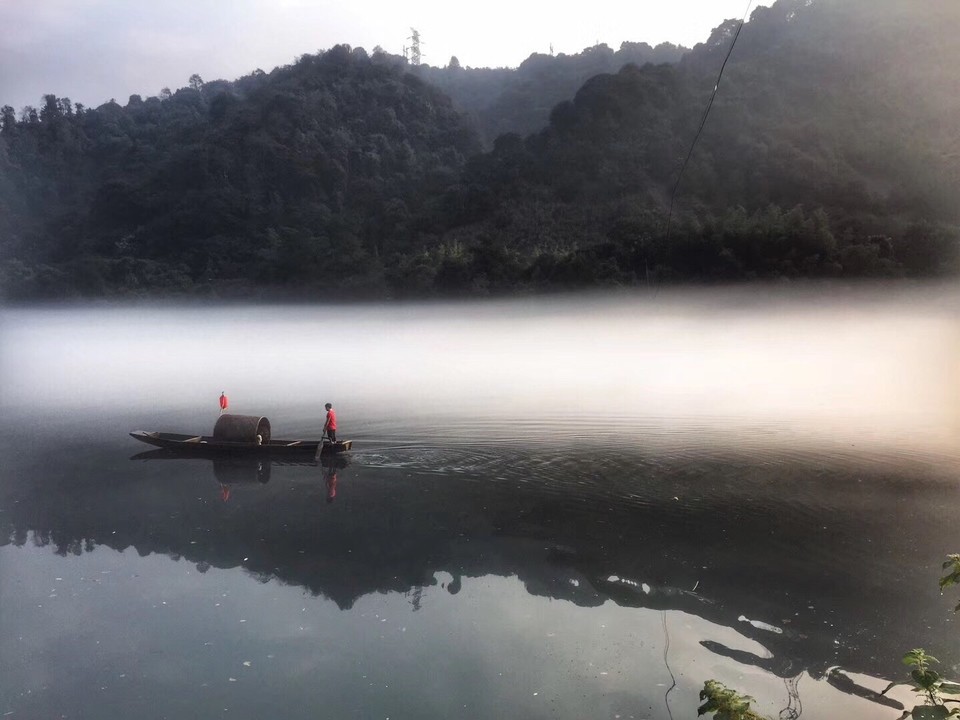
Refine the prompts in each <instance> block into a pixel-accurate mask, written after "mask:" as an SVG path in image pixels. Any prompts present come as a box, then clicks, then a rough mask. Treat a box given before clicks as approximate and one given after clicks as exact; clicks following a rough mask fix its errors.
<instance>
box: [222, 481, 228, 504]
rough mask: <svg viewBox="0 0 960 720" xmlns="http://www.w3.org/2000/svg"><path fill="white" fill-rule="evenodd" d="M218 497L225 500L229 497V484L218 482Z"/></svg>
mask: <svg viewBox="0 0 960 720" xmlns="http://www.w3.org/2000/svg"><path fill="white" fill-rule="evenodd" d="M220 499H221V500H223V501H224V502H226V501H227V500H229V499H230V486H229V485H224V484H223V483H220Z"/></svg>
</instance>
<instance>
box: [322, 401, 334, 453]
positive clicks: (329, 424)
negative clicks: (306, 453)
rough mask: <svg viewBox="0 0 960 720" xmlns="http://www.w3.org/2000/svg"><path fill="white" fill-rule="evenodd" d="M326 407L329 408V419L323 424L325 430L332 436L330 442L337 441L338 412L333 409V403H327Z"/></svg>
mask: <svg viewBox="0 0 960 720" xmlns="http://www.w3.org/2000/svg"><path fill="white" fill-rule="evenodd" d="M324 407H325V408H326V409H327V421H326V422H325V423H324V424H323V432H325V433H326V434H327V437H328V438H330V442H332V443H335V442H336V441H337V414H336V413H335V412H334V411H333V405H331V404H330V403H327V404H326V405H324ZM321 437H323V435H321Z"/></svg>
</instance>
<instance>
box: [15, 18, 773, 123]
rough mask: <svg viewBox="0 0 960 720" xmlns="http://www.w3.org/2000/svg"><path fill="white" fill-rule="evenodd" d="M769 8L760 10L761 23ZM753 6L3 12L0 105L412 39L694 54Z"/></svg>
mask: <svg viewBox="0 0 960 720" xmlns="http://www.w3.org/2000/svg"><path fill="white" fill-rule="evenodd" d="M771 2H772V0H754V1H753V2H752V3H749V7H750V8H751V11H752V9H753V8H754V7H756V6H757V5H758V4H759V5H770V4H771ZM747 8H748V0H658V1H657V2H653V1H652V0H634V1H633V2H629V3H626V2H623V0H593V2H589V3H586V2H582V1H581V2H579V3H570V2H565V1H564V0H554V1H553V2H542V1H541V0H532V1H530V2H517V0H484V2H482V3H475V4H474V5H473V6H470V5H467V4H466V3H461V2H457V0H444V1H443V2H441V1H440V0H409V1H408V2H396V0H354V2H345V1H344V0H0V105H12V106H13V107H14V108H15V109H16V110H18V111H19V110H20V108H22V107H23V106H24V105H35V106H38V105H40V104H41V102H42V101H41V96H42V95H44V94H46V93H53V94H55V95H57V96H58V97H69V98H70V99H72V100H73V101H74V102H82V103H83V104H85V105H87V106H89V107H96V106H97V105H100V104H101V103H104V102H107V101H109V100H110V99H111V98H115V99H116V101H117V102H119V103H121V104H126V102H127V99H128V98H129V96H130V95H132V94H139V95H141V96H143V97H148V96H151V95H156V94H158V93H159V92H160V90H161V89H162V88H163V87H169V88H171V89H173V90H176V89H177V88H179V87H183V86H185V85H186V84H187V80H188V78H189V77H190V76H191V75H192V74H194V73H198V74H199V75H200V76H201V77H202V78H203V79H204V80H205V81H210V80H216V79H225V80H234V79H236V78H238V77H240V76H242V75H246V74H248V73H249V72H251V71H253V70H255V69H257V68H260V69H262V70H265V71H267V72H269V71H270V70H272V69H273V68H274V67H276V66H278V65H287V64H290V63H292V62H293V61H294V59H295V58H296V57H297V56H299V55H302V54H304V53H315V52H317V51H319V50H326V49H328V48H330V47H332V46H334V45H337V44H340V43H346V44H349V45H352V46H353V47H363V48H365V49H366V50H367V51H372V50H373V48H374V47H376V46H377V45H379V46H381V47H382V48H383V49H384V50H386V51H387V52H391V53H396V54H400V53H402V51H403V48H404V46H405V45H409V44H410V41H409V37H410V31H411V28H416V29H417V31H419V33H420V36H421V42H422V48H421V52H422V54H423V62H426V63H428V64H430V65H436V66H444V65H446V64H447V62H448V61H449V60H450V57H451V56H454V55H455V56H456V57H457V59H458V60H459V61H460V64H461V65H463V66H468V67H516V66H517V65H519V64H520V63H521V62H522V61H523V60H524V59H525V58H527V57H528V56H529V55H530V54H531V53H534V52H540V53H548V52H550V48H551V45H552V47H553V50H554V52H556V53H577V52H580V51H581V50H583V49H584V48H586V47H590V46H592V45H595V44H597V43H598V42H600V43H606V44H607V45H609V46H610V47H612V48H613V49H617V48H619V47H620V43H621V42H624V41H631V42H647V43H650V44H651V45H656V44H658V43H661V42H672V43H675V44H678V45H684V46H687V47H692V46H693V45H695V44H696V43H698V42H702V41H703V40H705V39H706V38H707V37H708V36H709V34H710V31H711V30H712V29H713V28H714V27H716V26H717V25H719V24H720V23H721V22H722V21H723V20H724V19H726V18H732V17H737V18H739V17H741V16H743V14H744V12H745V11H746V10H747Z"/></svg>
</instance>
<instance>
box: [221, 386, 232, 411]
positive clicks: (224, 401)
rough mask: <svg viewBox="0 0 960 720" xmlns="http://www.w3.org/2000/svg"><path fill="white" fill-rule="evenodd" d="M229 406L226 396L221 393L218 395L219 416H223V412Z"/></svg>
mask: <svg viewBox="0 0 960 720" xmlns="http://www.w3.org/2000/svg"><path fill="white" fill-rule="evenodd" d="M229 405H230V401H229V400H228V399H227V396H226V395H225V394H224V393H223V392H222V391H221V393H220V414H221V415H223V412H224V410H226V409H227V407H228V406H229Z"/></svg>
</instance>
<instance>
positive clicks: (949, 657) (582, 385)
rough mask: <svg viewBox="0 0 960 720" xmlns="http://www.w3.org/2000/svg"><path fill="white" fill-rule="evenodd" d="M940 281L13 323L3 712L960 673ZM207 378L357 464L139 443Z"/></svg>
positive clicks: (687, 701) (40, 317)
mask: <svg viewBox="0 0 960 720" xmlns="http://www.w3.org/2000/svg"><path fill="white" fill-rule="evenodd" d="M958 300H960V294H958V293H957V292H956V291H955V290H954V289H952V288H946V287H915V288H906V289H904V288H903V286H897V287H896V288H894V287H878V286H870V287H860V288H849V287H848V288H825V287H819V286H818V287H813V288H811V287H807V288H801V289H799V290H798V289H792V288H787V289H785V288H783V287H769V288H766V289H763V290H762V291H760V292H758V291H757V289H756V288H753V289H750V290H747V289H723V290H697V291H682V292H681V291H671V290H666V289H663V290H659V291H656V292H646V293H631V294H607V295H587V296H568V297H552V298H530V299H519V300H510V301H506V300H504V301H489V302H477V303H473V302H471V303H435V304H429V303H426V304H401V305H340V306H307V305H303V306H283V305H277V306H256V305H220V306H199V305H183V306H176V305H163V306H161V305H143V306H137V307H105V306H86V307H43V308H19V309H6V310H3V311H0V410H2V421H0V430H2V433H0V452H2V457H3V461H4V462H3V463H2V465H0V612H2V613H3V617H2V618H0V619H2V622H0V677H2V678H4V680H3V683H2V685H0V711H2V712H3V713H7V712H13V713H14V715H13V717H38V716H45V715H52V716H55V715H56V713H65V712H67V711H70V712H80V713H81V714H83V713H86V714H88V715H89V716H91V717H102V718H108V719H111V718H121V717H126V716H128V715H129V712H128V711H133V712H139V713H141V714H143V713H147V715H149V713H150V712H157V713H159V714H166V715H168V716H177V715H181V716H182V715H183V714H184V713H187V714H189V713H199V714H200V715H201V716H211V715H213V714H223V713H226V716H233V717H250V718H255V717H264V716H267V715H269V714H277V713H280V712H282V713H283V714H285V715H286V716H287V717H291V718H299V717H304V718H307V717H315V716H316V712H317V709H318V708H326V709H328V710H329V711H330V713H331V714H335V715H337V716H346V717H377V716H383V717H392V718H401V717H403V718H414V717H416V718H420V717H437V718H439V717H450V716H451V715H453V714H462V715H464V716H469V717H477V718H496V717H504V716H505V713H506V715H513V716H517V717H570V718H574V717H593V716H595V717H605V716H610V717H613V716H615V715H618V714H619V715H620V716H621V717H624V718H626V717H630V716H634V717H649V718H658V719H663V718H670V717H671V716H672V717H677V718H679V717H692V716H694V715H695V713H696V706H697V693H698V691H699V689H700V688H701V687H702V684H703V682H704V681H705V680H707V679H711V678H714V679H718V680H721V681H723V682H726V683H727V684H728V685H730V686H733V687H737V688H738V689H740V690H742V691H743V692H747V693H749V694H751V695H753V696H755V697H756V698H757V699H758V703H759V708H760V709H761V711H762V712H764V713H766V714H768V715H772V716H776V715H777V714H778V713H780V712H781V711H782V712H792V711H795V710H796V709H797V708H798V707H800V706H801V705H802V707H803V708H805V709H806V716H809V717H844V718H854V719H859V718H863V720H866V719H867V718H877V717H881V718H882V717H887V716H889V717H890V718H891V720H893V719H894V718H896V717H897V716H898V715H899V714H900V711H899V710H897V709H896V708H895V707H894V706H893V705H891V704H890V703H891V702H892V703H894V705H895V704H896V703H897V702H899V703H901V704H908V703H909V702H910V700H911V698H910V695H909V693H907V692H905V691H904V692H901V691H894V692H893V693H892V696H893V698H894V700H892V701H891V700H888V699H887V698H883V697H880V696H879V695H878V694H877V693H878V692H879V690H880V689H882V688H883V686H885V685H886V683H887V682H888V681H889V680H893V679H900V677H901V675H902V674H903V671H902V666H901V665H900V663H899V660H898V658H899V657H900V656H901V655H902V653H903V652H904V651H905V650H908V649H909V648H911V647H916V646H919V645H923V646H925V647H927V649H928V650H929V651H931V652H932V653H933V654H934V655H936V656H938V657H940V658H941V660H943V669H944V670H945V672H946V674H948V675H956V674H957V671H958V668H960V656H958V655H957V653H956V642H955V633H956V630H955V628H953V626H952V625H951V619H952V615H951V613H950V610H951V609H952V607H953V605H955V604H956V598H952V597H945V596H940V594H939V593H938V589H937V585H936V580H937V577H938V571H939V564H940V561H941V560H942V558H943V556H944V555H945V554H946V553H950V552H956V551H957V550H958V548H960V533H958V531H957V530H956V529H955V528H956V522H955V519H956V514H957V511H958V510H960V485H958V483H957V480H958V478H960V453H958V447H957V437H958V434H957V433H958V422H957V407H958V392H957V380H956V373H957V370H958V369H960V352H958V334H957V333H958V324H957V314H958V308H960V302H958ZM221 391H226V393H227V395H228V396H229V397H230V410H231V411H232V412H236V413H240V414H258V415H266V416H268V417H269V418H270V420H271V423H272V425H273V433H274V436H276V437H291V438H299V437H305V438H310V437H313V438H315V437H317V436H319V434H320V428H321V426H322V419H323V403H324V402H327V401H330V402H332V403H333V404H334V405H335V407H336V408H337V410H338V414H339V422H340V429H339V432H338V435H339V436H340V437H341V438H345V439H352V440H354V449H353V451H352V452H351V453H350V454H349V457H348V458H347V459H346V461H345V463H344V464H343V465H337V466H329V465H322V464H320V463H317V462H314V461H313V460H312V459H310V458H307V459H306V460H301V461H296V462H290V461H283V462H278V461H271V460H269V459H268V460H262V461H261V460H255V461H253V462H250V461H234V460H224V459H213V460H211V459H208V458H191V459H181V458H175V457H170V456H169V455H165V454H163V453H162V452H161V453H156V452H146V453H143V452H142V451H143V450H146V449H147V448H146V446H143V445H141V444H139V443H137V442H135V441H134V440H133V439H131V438H129V437H128V436H127V432H129V431H130V430H134V429H144V430H168V431H174V432H197V433H209V432H210V431H211V430H212V427H213V424H214V422H215V420H216V418H217V415H218V412H219V408H218V405H217V398H218V396H219V394H220V392H221ZM78 658H85V659H86V662H85V663H84V664H83V665H82V667H79V668H78V666H77V659H78ZM68 669H69V670H70V671H69V672H68ZM838 672H839V673H841V675H842V677H841V676H839V675H837V673H838ZM64 677H67V678H68V679H66V680H63V679H61V678H64ZM844 678H846V680H844ZM851 681H852V683H853V685H852V686H851V685H850V682H851ZM673 682H676V686H675V687H673V688H672V689H670V690H669V693H668V692H667V691H668V688H671V685H672V683H673ZM843 682H847V684H846V685H843ZM851 687H852V689H851ZM844 688H845V689H844ZM801 700H802V702H801ZM224 708H228V710H224Z"/></svg>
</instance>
